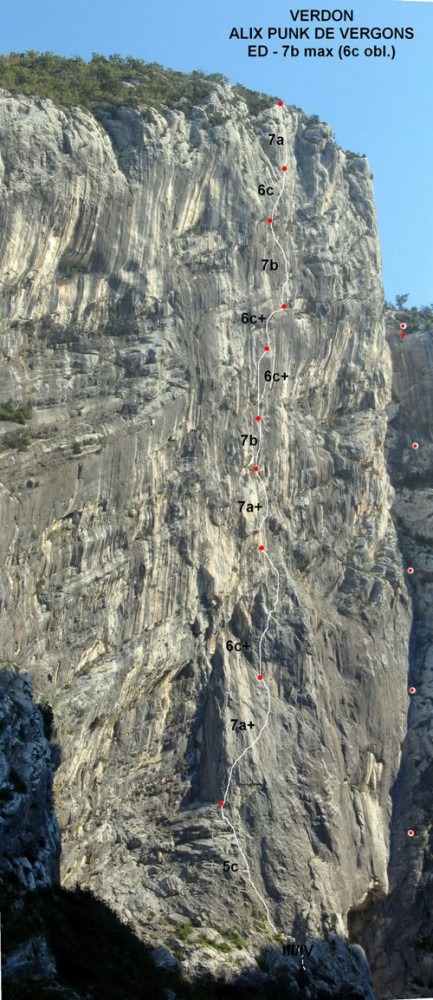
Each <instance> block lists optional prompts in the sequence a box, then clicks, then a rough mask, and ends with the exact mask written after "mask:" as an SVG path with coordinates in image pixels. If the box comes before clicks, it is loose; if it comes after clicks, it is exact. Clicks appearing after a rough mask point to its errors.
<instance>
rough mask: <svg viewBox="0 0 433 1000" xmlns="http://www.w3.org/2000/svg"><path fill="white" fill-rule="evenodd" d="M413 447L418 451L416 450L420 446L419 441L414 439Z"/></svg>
mask: <svg viewBox="0 0 433 1000" xmlns="http://www.w3.org/2000/svg"><path fill="white" fill-rule="evenodd" d="M412 448H413V449H414V451H416V450H417V448H419V444H418V441H414V443H413V445H412Z"/></svg>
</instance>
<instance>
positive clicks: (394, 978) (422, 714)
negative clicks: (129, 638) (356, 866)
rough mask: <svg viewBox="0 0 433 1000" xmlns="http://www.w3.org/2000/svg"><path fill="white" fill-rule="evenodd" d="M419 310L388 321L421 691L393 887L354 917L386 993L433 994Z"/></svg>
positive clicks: (394, 434)
mask: <svg viewBox="0 0 433 1000" xmlns="http://www.w3.org/2000/svg"><path fill="white" fill-rule="evenodd" d="M410 316H411V314H410V313H409V314H408V323H407V331H406V334H405V336H404V339H403V340H402V339H401V337H400V329H399V320H400V319H402V318H406V317H405V316H404V317H402V316H399V314H395V313H392V312H390V313H389V316H388V321H387V338H388V342H389V346H390V348H391V354H392V364H393V386H392V400H391V402H390V405H389V409H388V417H389V424H388V436H387V451H388V464H389V471H390V476H391V479H392V482H393V485H394V487H395V496H394V501H393V505H392V517H393V520H394V523H395V525H396V528H397V532H398V538H399V543H400V546H401V550H402V553H403V558H404V562H405V566H407V567H409V566H411V567H412V568H413V570H414V572H413V574H412V575H411V576H410V582H409V591H410V596H411V601H412V607H413V620H412V628H411V635H410V645H409V686H410V688H411V689H412V690H413V694H412V695H411V698H410V706H408V708H409V710H408V721H407V726H408V731H407V734H406V736H405V740H404V743H403V745H402V759H401V766H400V769H399V774H398V779H397V782H396V785H395V788H394V792H393V798H394V802H395V809H394V816H393V823H392V828H391V854H390V864H389V880H390V891H389V895H388V897H387V898H386V899H383V900H377V899H376V900H375V899H374V898H373V897H371V898H370V900H369V901H368V903H369V905H367V906H366V907H365V909H364V910H363V911H360V912H359V913H354V914H353V915H352V919H351V924H352V929H353V932H354V934H355V937H356V939H357V940H362V942H363V944H364V945H365V947H366V949H367V954H368V957H369V959H370V961H371V963H372V966H373V967H374V969H375V980H376V984H377V988H378V993H379V995H380V996H383V997H395V996H419V997H428V996H431V990H432V986H433V955H432V939H431V932H432V920H431V900H432V890H433V881H432V872H433V868H432V861H433V842H432V832H433V817H432V807H431V789H432V774H433V752H432V725H431V719H432V652H431V651H432V645H433V624H432V615H431V606H432V580H433V557H432V549H433V535H432V523H431V522H432V500H433V475H432V469H433V465H432V459H433V443H432V432H431V427H432V405H433V403H432V400H433V394H432V389H433V380H432V373H433V338H432V330H431V327H428V326H427V325H426V323H425V322H423V319H422V314H419V315H418V316H417V315H415V316H414V317H412V319H411V318H410ZM414 444H418V448H413V445H414ZM409 829H411V830H413V833H414V836H413V837H412V838H410V837H408V830H409Z"/></svg>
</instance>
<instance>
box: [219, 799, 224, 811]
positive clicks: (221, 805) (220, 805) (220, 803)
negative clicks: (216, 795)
mask: <svg viewBox="0 0 433 1000" xmlns="http://www.w3.org/2000/svg"><path fill="white" fill-rule="evenodd" d="M218 805H219V807H220V809H222V807H223V805H224V802H222V801H221V802H218Z"/></svg>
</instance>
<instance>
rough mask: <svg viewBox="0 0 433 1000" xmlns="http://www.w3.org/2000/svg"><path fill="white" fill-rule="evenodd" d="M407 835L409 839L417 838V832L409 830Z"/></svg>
mask: <svg viewBox="0 0 433 1000" xmlns="http://www.w3.org/2000/svg"><path fill="white" fill-rule="evenodd" d="M407 835H408V837H414V836H415V830H408V831H407Z"/></svg>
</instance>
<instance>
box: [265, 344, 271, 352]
mask: <svg viewBox="0 0 433 1000" xmlns="http://www.w3.org/2000/svg"><path fill="white" fill-rule="evenodd" d="M270 349H271V348H270V347H268V346H267V345H266V347H264V348H263V350H264V351H270Z"/></svg>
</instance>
